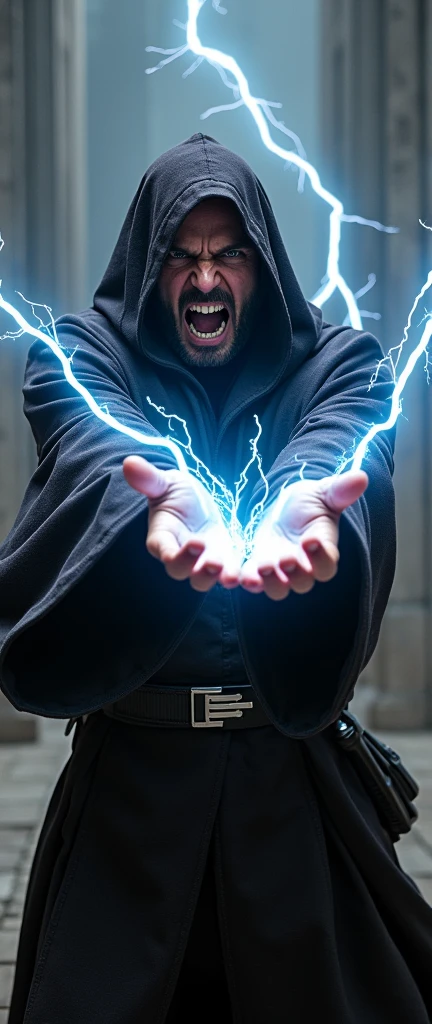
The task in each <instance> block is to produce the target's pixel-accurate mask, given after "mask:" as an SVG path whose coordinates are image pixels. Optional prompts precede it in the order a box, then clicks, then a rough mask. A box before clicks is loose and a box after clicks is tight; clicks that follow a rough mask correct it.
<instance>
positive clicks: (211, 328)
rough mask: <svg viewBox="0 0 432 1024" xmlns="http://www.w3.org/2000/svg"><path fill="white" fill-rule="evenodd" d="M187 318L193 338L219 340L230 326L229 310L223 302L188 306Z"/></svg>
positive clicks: (207, 340)
mask: <svg viewBox="0 0 432 1024" xmlns="http://www.w3.org/2000/svg"><path fill="white" fill-rule="evenodd" d="M185 320H186V323H187V326H188V328H189V331H190V333H191V335H192V337H193V338H197V339H198V340H199V341H205V342H212V341H219V339H220V338H222V336H223V335H224V334H225V331H226V329H227V326H228V320H229V311H228V310H227V308H226V306H223V305H222V304H221V303H216V302H215V303H209V304H208V305H204V306H203V305H199V306H198V305H196V304H195V303H194V304H192V305H191V306H188V308H187V310H186V313H185Z"/></svg>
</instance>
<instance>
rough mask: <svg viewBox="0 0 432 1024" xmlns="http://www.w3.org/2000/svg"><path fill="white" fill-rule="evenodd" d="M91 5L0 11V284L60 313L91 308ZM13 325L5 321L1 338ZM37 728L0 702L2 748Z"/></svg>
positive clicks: (7, 509)
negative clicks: (87, 90) (87, 47)
mask: <svg viewBox="0 0 432 1024" xmlns="http://www.w3.org/2000/svg"><path fill="white" fill-rule="evenodd" d="M83 15H84V10H83V0H38V2H37V3H26V0H2V2H1V3H0V154H1V159H0V232H1V235H2V237H3V239H4V243H5V245H4V248H3V251H2V253H1V256H0V278H1V279H2V281H3V284H2V290H3V293H4V295H5V296H6V297H7V298H8V299H9V300H10V301H12V302H15V303H17V302H19V300H18V299H17V297H16V295H15V290H19V291H22V292H23V293H24V295H25V296H26V297H28V298H31V299H32V300H34V301H36V302H41V303H47V304H48V305H50V306H51V307H52V308H53V311H54V313H55V315H58V314H59V313H60V312H61V311H65V310H66V309H73V308H77V307H79V306H80V305H83V304H84V285H85V258H84V256H85V160H84V138H85V129H84V66H85V61H84V31H83V25H84V17H83ZM13 328H14V324H13V323H12V322H11V321H10V320H6V318H5V317H4V316H2V317H1V318H0V333H3V331H4V330H13ZM27 350H28V344H26V339H25V338H21V339H16V340H10V341H2V342H1V343H0V539H1V538H2V537H4V536H5V535H6V534H7V532H8V531H9V529H10V528H11V526H12V523H13V521H14V518H15V515H16V513H17V510H18V507H19V504H20V501H21V499H22V495H23V492H24V489H25V486H26V484H27V481H28V479H29V477H30V475H31V472H32V470H33V468H34V445H33V441H32V438H31V435H30V431H29V429H28V427H27V425H26V423H25V420H24V417H23V414H22V393H21V388H22V378H23V373H24V366H25V361H26V355H27ZM31 734H33V735H34V734H35V727H34V722H33V720H32V719H29V718H27V716H24V715H20V716H17V715H16V713H14V711H13V709H12V708H10V705H8V704H7V702H6V701H5V699H4V698H1V701H0V742H1V741H2V740H5V739H18V738H26V739H27V738H29V737H30V735H31Z"/></svg>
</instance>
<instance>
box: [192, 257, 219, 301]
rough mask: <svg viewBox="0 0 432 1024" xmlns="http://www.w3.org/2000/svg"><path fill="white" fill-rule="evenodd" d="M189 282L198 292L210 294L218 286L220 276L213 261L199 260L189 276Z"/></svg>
mask: <svg viewBox="0 0 432 1024" xmlns="http://www.w3.org/2000/svg"><path fill="white" fill-rule="evenodd" d="M191 282H192V284H193V285H194V287H195V288H198V289H199V291H200V292H204V293H206V292H211V291H212V289H213V288H216V287H217V286H218V285H220V274H219V271H218V269H217V267H216V266H215V263H214V260H213V259H207V260H206V259H201V260H197V261H196V265H195V267H194V269H193V271H192V274H191Z"/></svg>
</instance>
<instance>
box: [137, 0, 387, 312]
mask: <svg viewBox="0 0 432 1024" xmlns="http://www.w3.org/2000/svg"><path fill="white" fill-rule="evenodd" d="M205 3H206V0H187V10H188V18H187V24H186V26H181V24H180V23H178V22H177V24H179V25H180V27H182V28H185V30H186V43H185V44H184V45H183V46H179V47H175V48H172V49H170V50H166V49H163V48H162V47H157V46H147V47H146V49H147V51H150V52H156V53H161V54H166V55H167V56H166V57H165V59H164V60H161V61H160V62H159V63H158V64H157V65H155V66H154V67H151V68H147V69H146V73H147V74H152V73H153V72H154V71H159V70H160V69H161V68H163V67H164V66H165V65H166V64H168V63H171V62H172V61H173V60H177V59H178V58H179V57H182V56H183V55H184V54H185V53H187V52H188V51H189V52H190V53H192V54H194V55H195V58H196V60H195V61H194V63H193V65H192V66H191V67H190V68H189V69H188V72H187V73H188V74H190V73H191V72H192V71H194V70H195V69H196V68H197V67H198V66H199V64H201V63H202V61H203V60H206V61H207V62H208V63H209V64H211V65H212V66H213V67H214V68H216V70H217V71H218V72H219V74H220V75H221V77H222V81H223V82H224V84H225V85H226V86H227V87H228V88H229V89H230V90H231V92H232V93H233V95H234V97H235V99H234V101H233V103H230V104H223V105H222V106H219V107H211V108H210V109H209V110H206V111H205V112H204V113H203V114H202V115H201V117H202V118H206V117H209V116H210V114H214V113H218V111H220V110H229V109H235V108H236V107H240V106H245V107H247V109H248V110H249V111H250V113H251V114H252V117H253V119H254V122H255V124H256V127H257V128H258V131H259V134H260V137H261V141H262V142H263V144H264V146H265V147H266V149H268V150H269V151H270V153H274V154H275V156H278V157H279V158H280V159H282V160H283V161H284V162H285V163H288V164H292V165H294V166H295V167H298V169H299V171H300V173H301V174H302V175H304V176H306V177H307V178H308V180H309V182H310V184H311V186H312V188H313V190H314V192H316V194H317V195H318V196H319V197H320V198H321V199H322V200H323V201H324V202H325V203H326V204H327V205H328V206H329V207H330V209H331V213H330V217H329V249H328V256H327V269H326V274H325V278H324V283H323V284H322V286H321V288H320V289H319V290H318V291H317V293H316V295H315V296H314V298H313V300H312V301H313V302H314V303H315V305H316V306H319V307H320V308H322V306H323V305H324V304H325V303H326V302H328V300H329V299H330V298H331V296H332V295H333V294H334V293H335V292H339V293H340V295H341V296H342V298H343V300H344V302H345V304H346V307H347V314H348V317H349V323H350V324H351V325H352V327H355V328H357V329H358V330H361V328H362V318H361V314H360V310H359V307H358V305H357V301H356V297H355V295H354V292H353V291H352V290H351V288H350V287H349V285H348V284H347V282H346V280H345V278H344V277H343V275H342V273H341V270H340V240H341V228H342V223H343V222H345V223H355V224H362V225H364V226H366V227H371V228H375V229H376V230H378V231H385V232H388V233H391V234H392V233H394V232H396V231H398V228H394V227H386V226H385V225H384V224H380V223H379V221H376V220H367V219H366V218H365V217H360V216H359V215H358V214H346V213H345V211H344V207H343V203H341V201H340V199H337V197H336V196H334V195H332V193H331V192H329V191H328V189H326V188H324V186H323V185H322V183H321V179H320V176H319V174H318V171H317V170H316V168H315V167H313V165H312V164H310V163H309V162H308V161H307V160H306V158H305V155H304V150H303V147H302V146H301V143H300V140H299V139H298V137H297V136H295V135H294V133H293V132H291V131H290V130H289V129H287V128H286V127H285V125H284V124H283V123H282V122H280V121H277V119H276V118H275V117H274V116H273V115H272V112H271V107H274V106H279V105H280V104H275V103H271V102H269V101H268V100H262V99H257V98H256V97H254V96H252V95H251V92H250V88H249V83H248V81H247V78H246V76H245V75H244V73H243V71H242V70H241V68H240V67H239V65H238V64H237V61H236V60H234V57H231V56H230V55H229V54H226V53H223V52H222V51H221V50H216V49H214V48H213V47H211V46H203V44H202V42H201V40H200V38H199V35H198V26H197V22H198V15H199V13H200V10H201V8H202V7H203V6H204V4H205ZM213 7H214V8H215V10H217V11H218V12H219V13H225V11H222V9H221V8H220V5H219V3H216V2H215V0H213ZM227 72H228V73H229V74H230V75H232V77H233V79H234V81H232V80H230V78H229V77H228V75H227ZM267 121H270V122H271V123H272V124H273V125H274V126H275V127H276V128H278V129H279V130H280V131H282V132H284V134H286V135H288V136H290V138H291V139H292V140H293V141H294V143H295V145H296V147H297V152H295V151H294V150H291V149H284V148H283V147H282V146H279V145H278V143H276V142H274V140H273V139H272V137H271V135H270V131H269V127H268V123H267Z"/></svg>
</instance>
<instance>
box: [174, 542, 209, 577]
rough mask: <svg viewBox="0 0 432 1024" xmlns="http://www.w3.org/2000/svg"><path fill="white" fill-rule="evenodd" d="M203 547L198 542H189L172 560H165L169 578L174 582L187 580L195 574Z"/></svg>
mask: <svg viewBox="0 0 432 1024" xmlns="http://www.w3.org/2000/svg"><path fill="white" fill-rule="evenodd" d="M202 550H203V545H202V544H201V546H199V545H198V543H197V542H193V543H191V542H190V541H188V542H187V543H186V544H184V545H183V547H182V548H180V549H179V550H178V551H177V552H176V554H175V555H174V556H173V557H172V558H168V560H165V568H166V571H167V573H168V576H171V577H172V579H174V580H187V579H189V577H190V575H191V573H192V572H193V569H194V566H195V565H196V562H197V560H198V558H199V557H200V555H201V554H202Z"/></svg>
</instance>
